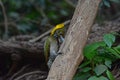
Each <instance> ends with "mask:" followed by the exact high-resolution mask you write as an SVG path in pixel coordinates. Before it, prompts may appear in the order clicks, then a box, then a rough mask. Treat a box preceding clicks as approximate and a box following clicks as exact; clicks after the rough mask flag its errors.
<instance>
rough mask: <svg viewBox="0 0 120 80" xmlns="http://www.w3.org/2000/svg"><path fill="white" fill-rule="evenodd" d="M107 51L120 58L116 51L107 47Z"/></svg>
mask: <svg viewBox="0 0 120 80" xmlns="http://www.w3.org/2000/svg"><path fill="white" fill-rule="evenodd" d="M106 50H107V51H109V52H111V54H113V55H115V56H116V57H117V58H120V55H119V53H117V52H116V51H115V50H114V49H112V48H108V47H106Z"/></svg>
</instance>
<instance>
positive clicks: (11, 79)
mask: <svg viewBox="0 0 120 80" xmlns="http://www.w3.org/2000/svg"><path fill="white" fill-rule="evenodd" d="M29 66H30V65H26V66H24V67H23V68H22V69H20V70H19V71H18V72H17V73H15V74H14V75H13V76H12V77H11V78H10V79H9V80H13V79H14V78H15V77H16V76H17V75H19V74H20V73H21V72H23V71H24V70H25V69H26V68H27V67H29Z"/></svg>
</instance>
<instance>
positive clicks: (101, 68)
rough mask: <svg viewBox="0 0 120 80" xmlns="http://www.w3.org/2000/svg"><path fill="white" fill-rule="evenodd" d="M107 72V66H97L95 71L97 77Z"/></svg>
mask: <svg viewBox="0 0 120 80" xmlns="http://www.w3.org/2000/svg"><path fill="white" fill-rule="evenodd" d="M106 70H107V67H106V66H105V65H102V64H101V65H97V66H96V67H95V69H94V71H95V73H96V75H97V76H100V75H101V74H102V73H104V72H105V71H106Z"/></svg>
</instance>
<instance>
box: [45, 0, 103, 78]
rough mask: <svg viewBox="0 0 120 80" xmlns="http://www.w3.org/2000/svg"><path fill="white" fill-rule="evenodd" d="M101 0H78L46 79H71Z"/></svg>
mask: <svg viewBox="0 0 120 80" xmlns="http://www.w3.org/2000/svg"><path fill="white" fill-rule="evenodd" d="M100 2H101V0H79V1H78V5H77V7H76V10H75V13H74V15H73V18H72V21H71V23H70V27H69V29H68V32H67V34H66V37H65V41H64V43H63V44H62V46H61V47H60V50H59V52H60V53H62V54H60V55H58V56H57V58H56V59H55V61H54V63H53V64H52V67H51V69H50V71H49V75H48V77H47V80H72V78H73V76H74V74H75V72H76V70H77V67H78V65H79V64H80V63H81V62H82V60H83V54H82V51H83V48H84V46H85V44H86V41H87V37H88V34H89V31H90V28H91V26H92V24H93V22H94V19H95V17H96V13H97V10H98V6H99V3H100Z"/></svg>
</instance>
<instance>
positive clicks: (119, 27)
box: [87, 17, 120, 43]
mask: <svg viewBox="0 0 120 80" xmlns="http://www.w3.org/2000/svg"><path fill="white" fill-rule="evenodd" d="M119 31H120V17H119V18H118V19H116V20H112V21H104V22H103V23H102V24H97V23H95V24H94V25H93V27H92V29H91V32H90V35H89V38H88V41H87V43H92V42H97V41H101V40H102V39H103V35H104V34H106V33H112V32H119Z"/></svg>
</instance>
